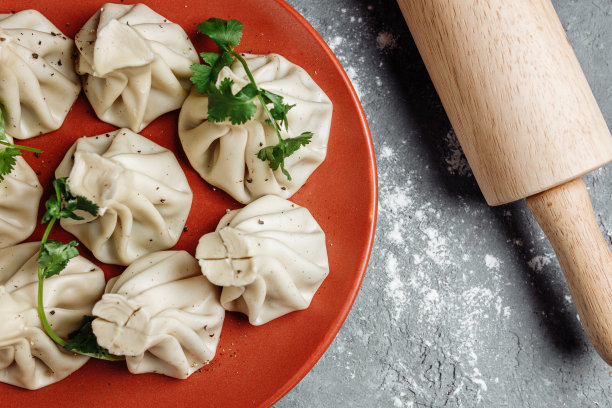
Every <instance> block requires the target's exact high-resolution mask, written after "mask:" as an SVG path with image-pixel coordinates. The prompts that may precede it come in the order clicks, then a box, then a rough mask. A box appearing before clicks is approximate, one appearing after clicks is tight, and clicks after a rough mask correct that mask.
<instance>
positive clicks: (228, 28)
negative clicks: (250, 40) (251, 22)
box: [198, 18, 244, 52]
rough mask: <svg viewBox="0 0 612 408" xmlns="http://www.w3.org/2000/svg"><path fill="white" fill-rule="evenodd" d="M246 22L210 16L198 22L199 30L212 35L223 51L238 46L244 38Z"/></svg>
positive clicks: (212, 38)
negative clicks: (243, 32) (243, 31)
mask: <svg viewBox="0 0 612 408" xmlns="http://www.w3.org/2000/svg"><path fill="white" fill-rule="evenodd" d="M242 30H244V24H242V23H241V22H240V21H238V20H222V19H220V18H209V19H208V20H206V21H204V22H203V23H200V24H198V31H199V32H201V33H202V34H205V35H207V36H209V37H210V39H211V40H213V42H214V43H215V44H217V47H219V48H220V49H221V50H223V51H228V52H229V50H230V47H236V46H237V45H238V44H240V40H241V39H242Z"/></svg>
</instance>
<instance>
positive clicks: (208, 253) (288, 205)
mask: <svg viewBox="0 0 612 408" xmlns="http://www.w3.org/2000/svg"><path fill="white" fill-rule="evenodd" d="M196 258H198V260H199V263H200V266H201V268H202V273H204V275H205V276H206V277H207V278H208V279H209V280H210V281H211V282H212V283H214V284H215V285H218V286H223V291H222V292H221V304H222V305H223V307H224V308H225V309H226V310H229V311H238V312H242V313H244V314H246V315H248V317H249V322H251V324H253V325H260V324H264V323H267V322H269V321H270V320H272V319H275V318H277V317H279V316H282V315H284V314H286V313H289V312H292V311H294V310H303V309H306V308H307V307H308V306H309V305H310V301H311V300H312V298H313V296H314V294H315V292H316V291H317V289H318V288H319V286H320V285H321V283H322V282H323V280H324V279H325V278H326V277H327V274H328V272H329V265H328V261H327V250H326V248H325V234H324V233H323V230H322V229H321V227H319V224H317V222H316V221H315V219H314V218H313V217H312V215H311V214H310V212H309V211H308V210H307V209H306V208H304V207H300V206H299V205H297V204H293V203H292V202H290V201H287V200H285V199H283V198H280V197H276V196H265V197H262V198H260V199H258V200H255V201H253V202H252V203H251V204H249V205H247V206H246V207H244V208H242V209H240V210H234V211H230V212H229V213H228V214H226V215H225V216H224V217H223V218H221V221H219V225H218V226H217V229H216V231H215V232H212V233H210V234H206V235H204V236H203V237H202V238H200V242H199V243H198V247H197V249H196Z"/></svg>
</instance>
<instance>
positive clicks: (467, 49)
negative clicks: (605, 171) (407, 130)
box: [398, 0, 612, 365]
mask: <svg viewBox="0 0 612 408" xmlns="http://www.w3.org/2000/svg"><path fill="white" fill-rule="evenodd" d="M398 3H399V5H400V7H401V9H402V12H403V14H404V17H405V19H406V21H407V22H408V26H409V28H410V31H411V33H412V36H413V37H414V41H415V42H416V44H417V47H418V49H419V51H420V53H421V56H422V58H423V61H424V62H425V65H426V66H427V70H428V71H429V74H430V76H431V79H432V81H433V83H434V85H435V87H436V90H437V91H438V94H439V95H440V99H441V100H442V103H443V105H444V108H445V110H446V113H447V115H448V117H449V118H450V121H451V123H452V125H453V127H454V129H455V132H456V134H457V137H458V139H459V141H460V143H461V146H462V148H463V151H464V152H465V155H466V157H467V159H468V161H469V163H470V166H471V168H472V171H473V173H474V176H475V177H476V180H477V181H478V185H479V186H480V189H481V190H482V192H483V194H484V196H485V199H486V200H487V202H488V203H489V205H499V204H504V203H508V202H512V201H515V200H518V199H522V198H525V197H526V198H527V204H528V206H529V209H530V210H531V212H532V213H533V215H534V216H535V218H536V220H537V221H538V223H539V224H540V226H541V227H542V229H543V230H544V232H545V233H546V235H547V236H548V238H549V239H550V241H551V243H552V246H553V248H554V250H555V252H556V254H557V257H558V259H559V263H560V264H561V267H562V269H563V272H564V274H565V279H566V280H567V283H568V285H569V289H570V292H571V293H572V296H573V298H574V303H575V305H576V308H577V309H578V313H579V315H580V320H581V322H582V324H583V326H584V329H585V331H586V333H587V335H588V336H589V338H590V340H591V342H592V343H593V345H594V346H595V349H596V350H597V352H598V353H599V355H600V356H601V357H602V358H603V359H604V360H605V361H606V362H607V363H608V364H611V365H612V253H611V252H610V249H609V248H608V245H607V243H606V241H605V239H604V237H603V236H602V234H601V231H600V230H599V227H598V225H597V222H596V220H595V216H594V214H593V208H592V206H591V202H590V199H589V195H588V192H587V189H586V186H585V184H584V182H583V181H582V180H581V179H580V176H582V175H583V174H585V173H588V172H590V171H592V170H594V169H596V168H598V167H600V166H603V165H605V164H606V163H608V162H610V161H612V137H611V136H610V131H609V130H608V128H607V126H606V122H605V120H604V118H603V116H602V114H601V112H600V110H599V108H598V106H597V102H596V101H595V98H594V97H593V94H592V92H591V89H590V88H589V85H588V83H587V81H586V79H585V77H584V74H583V72H582V70H581V68H580V65H579V63H578V60H577V59H576V56H575V55H574V52H573V50H572V47H571V45H570V44H569V41H568V39H567V37H566V35H565V31H564V30H563V27H562V25H561V23H560V21H559V18H558V17H557V14H556V13H555V10H554V8H553V6H552V4H551V2H550V0H512V1H508V0H398Z"/></svg>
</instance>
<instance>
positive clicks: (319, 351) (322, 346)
mask: <svg viewBox="0 0 612 408" xmlns="http://www.w3.org/2000/svg"><path fill="white" fill-rule="evenodd" d="M274 1H275V2H276V3H277V4H279V5H280V6H282V7H284V8H285V9H286V10H287V11H288V12H289V13H290V14H291V15H292V16H293V17H294V18H295V19H296V20H297V21H298V22H299V23H300V24H301V25H302V26H303V27H304V28H305V29H306V30H307V31H308V33H309V34H310V35H311V36H312V38H313V39H314V40H315V41H316V42H317V43H318V45H319V46H320V47H321V48H322V49H323V51H324V52H325V54H326V55H327V56H328V57H329V59H330V61H331V62H332V64H333V66H334V68H335V69H336V71H338V73H339V74H340V76H341V78H342V80H343V83H344V86H345V88H346V89H347V90H348V91H349V93H350V96H351V98H350V102H351V103H353V104H354V105H356V107H357V108H358V109H357V111H358V114H359V122H360V127H361V128H362V130H364V131H365V133H366V136H367V137H366V143H367V146H366V147H367V150H368V154H369V157H371V160H370V163H369V165H370V166H369V170H370V173H371V176H372V184H373V186H372V187H373V188H372V191H371V193H370V197H369V199H370V200H369V202H370V203H371V208H370V220H371V222H370V223H369V226H370V228H369V230H368V234H367V242H366V252H367V255H366V256H365V257H364V258H363V260H362V263H361V265H360V272H359V278H358V281H357V284H356V285H354V286H353V288H352V290H351V292H350V293H349V294H348V297H347V302H345V304H344V306H343V307H342V309H341V315H340V318H339V319H338V320H337V321H336V322H334V325H333V327H332V328H331V330H328V331H327V333H326V335H325V337H324V339H323V341H321V342H320V343H319V345H318V346H317V347H316V348H315V350H314V352H313V353H312V354H311V355H310V358H308V360H306V361H305V362H304V364H302V366H301V367H300V369H299V370H298V371H297V372H296V373H295V374H294V375H293V376H291V377H290V378H288V379H287V381H286V382H285V384H284V385H283V386H281V387H279V388H278V390H277V392H276V393H275V394H273V395H271V396H270V398H268V399H267V400H265V401H263V402H262V404H261V406H267V407H269V406H272V405H274V404H275V403H276V402H278V401H279V400H280V399H281V398H283V397H284V396H285V395H286V394H287V393H288V392H289V391H291V389H293V388H294V387H295V386H296V385H297V384H298V383H299V382H300V381H301V380H302V379H303V378H304V377H305V376H306V374H308V373H309V372H310V370H312V368H313V367H314V366H315V364H316V363H317V362H318V361H319V360H320V359H321V357H322V356H323V354H324V353H325V351H326V350H327V349H328V348H329V346H330V345H331V343H332V341H333V340H334V339H335V338H336V336H337V335H338V332H339V331H340V328H341V327H342V325H343V324H344V322H345V321H346V318H347V317H348V314H349V312H350V311H351V309H352V308H353V304H354V303H355V299H356V298H357V294H358V293H359V290H360V288H361V285H362V283H363V279H364V277H365V273H366V271H367V268H368V264H369V261H370V257H371V255H372V248H373V246H374V236H375V233H376V222H377V217H378V170H377V166H376V155H375V151H374V141H373V139H372V133H371V131H370V127H369V125H368V122H367V119H366V115H365V111H364V109H363V106H362V105H361V101H360V100H359V96H358V95H357V92H356V91H355V87H354V86H353V84H352V82H351V80H350V79H349V77H348V75H347V73H346V71H345V70H344V67H342V64H340V61H339V60H338V57H336V54H334V52H333V51H332V50H331V48H330V47H329V45H327V43H326V42H325V40H324V39H323V37H321V35H320V34H319V33H318V32H317V30H315V29H314V28H313V27H312V25H311V24H310V23H309V22H308V20H306V18H305V17H304V16H302V15H301V14H300V13H299V12H298V11H297V10H296V9H294V8H293V7H292V6H291V5H290V4H289V3H287V2H286V1H285V0H274Z"/></svg>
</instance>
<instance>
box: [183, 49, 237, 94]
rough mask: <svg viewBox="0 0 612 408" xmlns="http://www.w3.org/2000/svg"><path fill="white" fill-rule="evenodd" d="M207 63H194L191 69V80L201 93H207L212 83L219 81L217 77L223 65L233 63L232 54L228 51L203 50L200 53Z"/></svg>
mask: <svg viewBox="0 0 612 408" xmlns="http://www.w3.org/2000/svg"><path fill="white" fill-rule="evenodd" d="M200 56H201V57H202V59H203V60H204V63H205V64H208V65H204V64H201V65H200V64H193V65H192V66H191V71H193V75H192V76H191V78H190V80H191V82H192V83H193V84H194V85H195V87H196V91H198V92H199V93H201V94H204V93H207V92H208V88H209V87H210V86H211V84H213V85H214V84H215V83H217V78H218V77H219V73H220V72H221V70H222V69H223V67H226V66H229V65H231V64H232V61H233V58H232V55H231V54H230V53H228V52H223V53H222V54H218V53H216V52H203V53H201V54H200Z"/></svg>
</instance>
